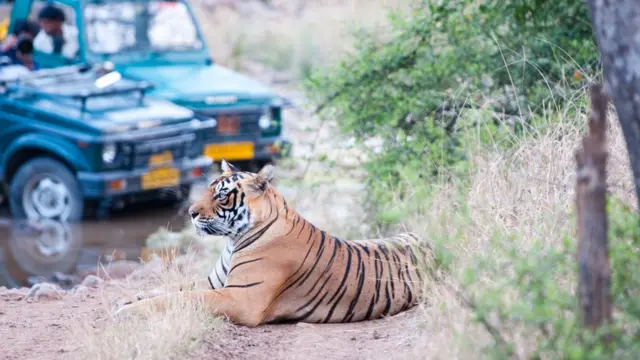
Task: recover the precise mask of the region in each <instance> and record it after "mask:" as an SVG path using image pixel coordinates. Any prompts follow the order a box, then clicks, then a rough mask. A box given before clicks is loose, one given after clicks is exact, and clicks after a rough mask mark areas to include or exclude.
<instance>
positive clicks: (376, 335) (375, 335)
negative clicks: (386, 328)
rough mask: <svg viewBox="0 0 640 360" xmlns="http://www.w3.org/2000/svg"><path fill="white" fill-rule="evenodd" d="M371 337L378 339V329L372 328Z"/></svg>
mask: <svg viewBox="0 0 640 360" xmlns="http://www.w3.org/2000/svg"><path fill="white" fill-rule="evenodd" d="M373 339H374V340H378V339H380V333H379V332H378V330H373Z"/></svg>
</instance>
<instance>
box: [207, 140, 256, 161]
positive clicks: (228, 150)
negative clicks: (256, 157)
mask: <svg viewBox="0 0 640 360" xmlns="http://www.w3.org/2000/svg"><path fill="white" fill-rule="evenodd" d="M254 151H255V150H254V145H253V143H252V142H250V141H247V142H238V143H224V144H209V145H207V146H206V147H205V149H204V154H205V155H206V156H208V157H210V158H211V159H213V160H214V161H220V160H222V159H225V160H249V159H253V154H254Z"/></svg>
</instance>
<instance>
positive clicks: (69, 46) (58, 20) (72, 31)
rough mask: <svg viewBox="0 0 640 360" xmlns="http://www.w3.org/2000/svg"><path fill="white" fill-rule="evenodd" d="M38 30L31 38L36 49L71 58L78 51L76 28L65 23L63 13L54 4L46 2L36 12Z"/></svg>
mask: <svg viewBox="0 0 640 360" xmlns="http://www.w3.org/2000/svg"><path fill="white" fill-rule="evenodd" d="M38 20H39V22H40V29H41V30H40V32H38V35H36V38H35V39H34V40H33V46H34V48H35V49H36V50H38V51H41V52H43V53H46V54H54V55H62V56H63V57H65V58H67V59H73V58H75V57H76V53H77V52H78V48H79V45H78V30H77V29H76V28H75V27H74V26H70V25H67V24H65V14H64V11H62V9H60V8H59V7H57V6H55V5H54V4H47V5H46V6H45V7H44V8H42V10H40V13H39V14H38Z"/></svg>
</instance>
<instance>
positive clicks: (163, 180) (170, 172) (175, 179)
mask: <svg viewBox="0 0 640 360" xmlns="http://www.w3.org/2000/svg"><path fill="white" fill-rule="evenodd" d="M178 184H180V170H179V169H175V168H159V169H154V170H151V171H149V172H147V173H146V174H144V175H142V177H141V178H140V186H141V187H142V189H144V190H148V189H157V188H161V187H167V186H176V185H178Z"/></svg>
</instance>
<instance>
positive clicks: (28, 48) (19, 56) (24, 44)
mask: <svg viewBox="0 0 640 360" xmlns="http://www.w3.org/2000/svg"><path fill="white" fill-rule="evenodd" d="M14 64H19V65H22V66H24V67H26V68H27V69H29V70H30V71H34V70H38V69H39V68H40V67H39V66H38V63H37V62H36V61H35V60H34V59H33V40H32V39H31V38H30V37H28V36H19V37H18V43H17V44H16V60H15V61H14Z"/></svg>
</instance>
